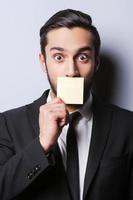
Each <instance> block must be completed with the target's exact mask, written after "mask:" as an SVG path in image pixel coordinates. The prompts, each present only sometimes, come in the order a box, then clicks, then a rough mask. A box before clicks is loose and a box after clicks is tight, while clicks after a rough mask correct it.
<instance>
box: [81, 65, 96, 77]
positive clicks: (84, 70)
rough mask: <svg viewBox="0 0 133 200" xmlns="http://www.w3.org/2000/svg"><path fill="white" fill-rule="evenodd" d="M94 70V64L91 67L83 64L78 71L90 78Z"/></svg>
mask: <svg viewBox="0 0 133 200" xmlns="http://www.w3.org/2000/svg"><path fill="white" fill-rule="evenodd" d="M94 70H95V67H94V66H91V67H88V66H83V67H82V68H80V70H79V72H80V75H81V76H82V77H84V78H91V77H92V76H93V74H94Z"/></svg>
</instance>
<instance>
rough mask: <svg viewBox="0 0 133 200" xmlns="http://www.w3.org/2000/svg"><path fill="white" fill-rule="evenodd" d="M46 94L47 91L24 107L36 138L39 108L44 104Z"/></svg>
mask: <svg viewBox="0 0 133 200" xmlns="http://www.w3.org/2000/svg"><path fill="white" fill-rule="evenodd" d="M48 92H49V90H46V91H45V92H44V93H43V95H42V96H41V97H40V98H39V99H37V100H36V101H34V103H31V104H28V105H27V106H26V108H27V109H26V110H27V114H28V118H29V121H30V123H31V125H32V128H33V130H34V132H35V135H36V136H37V135H38V134H39V108H40V106H41V105H43V104H45V103H46V101H47V96H48Z"/></svg>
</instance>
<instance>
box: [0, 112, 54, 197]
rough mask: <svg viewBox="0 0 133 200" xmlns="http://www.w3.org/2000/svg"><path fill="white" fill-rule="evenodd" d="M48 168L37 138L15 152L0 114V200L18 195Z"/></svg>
mask: <svg viewBox="0 0 133 200" xmlns="http://www.w3.org/2000/svg"><path fill="white" fill-rule="evenodd" d="M50 166H51V162H50V161H49V159H48V158H47V156H46V155H45V154H44V151H43V149H42V147H41V145H40V143H39V139H38V137H37V138H34V139H33V140H32V141H31V142H30V143H29V144H28V145H26V146H25V147H24V148H23V149H22V150H21V151H19V152H17V153H16V152H15V148H14V143H13V140H12V138H11V136H10V135H9V131H8V127H7V125H6V121H5V120H4V117H3V115H2V114H0V200H9V199H12V198H14V197H15V196H17V195H19V194H20V193H21V192H22V191H23V190H24V189H25V188H26V187H28V186H29V185H30V184H31V183H32V182H33V181H34V180H35V179H36V178H37V177H38V176H39V175H40V174H41V172H42V171H44V170H45V169H47V168H48V167H50Z"/></svg>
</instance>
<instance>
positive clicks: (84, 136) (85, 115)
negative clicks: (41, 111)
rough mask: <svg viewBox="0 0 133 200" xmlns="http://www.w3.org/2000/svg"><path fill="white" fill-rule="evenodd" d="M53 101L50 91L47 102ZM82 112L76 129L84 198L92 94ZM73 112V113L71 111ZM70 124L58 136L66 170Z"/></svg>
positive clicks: (81, 109)
mask: <svg viewBox="0 0 133 200" xmlns="http://www.w3.org/2000/svg"><path fill="white" fill-rule="evenodd" d="M50 101H51V96H50V92H49V95H48V98H47V102H50ZM78 111H79V112H80V114H81V116H82V117H81V118H80V120H79V121H78V122H77V124H76V125H75V130H76V134H77V136H76V137H77V145H78V156H79V186H80V200H82V196H83V189H84V178H85V172H86V165H87V160H88V154H89V148H90V140H91V132H92V123H93V115H92V95H91V93H90V96H89V98H88V100H87V101H86V103H85V104H84V105H83V106H82V107H81V108H80V109H78ZM70 114H71V113H70ZM68 127H69V124H67V125H65V126H64V127H63V129H62V132H61V134H60V136H59V138H58V145H59V148H60V151H61V155H62V160H63V164H64V167H65V170H66V158H67V151H66V136H67V130H68Z"/></svg>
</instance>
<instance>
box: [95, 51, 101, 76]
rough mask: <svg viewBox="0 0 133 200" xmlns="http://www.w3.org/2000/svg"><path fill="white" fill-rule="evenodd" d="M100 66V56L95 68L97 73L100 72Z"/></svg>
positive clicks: (97, 58)
mask: <svg viewBox="0 0 133 200" xmlns="http://www.w3.org/2000/svg"><path fill="white" fill-rule="evenodd" d="M99 66H100V56H99V55H98V56H97V57H96V66H95V72H97V71H98V69H99Z"/></svg>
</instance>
